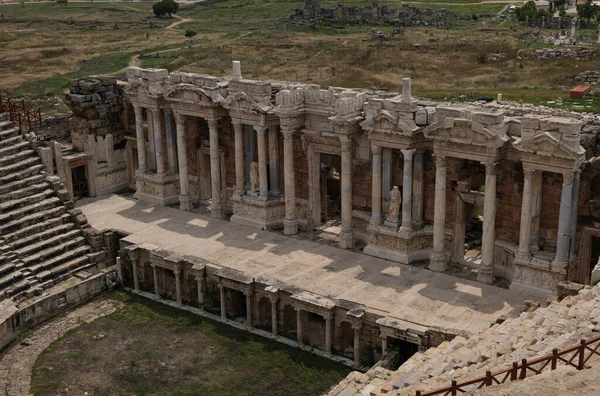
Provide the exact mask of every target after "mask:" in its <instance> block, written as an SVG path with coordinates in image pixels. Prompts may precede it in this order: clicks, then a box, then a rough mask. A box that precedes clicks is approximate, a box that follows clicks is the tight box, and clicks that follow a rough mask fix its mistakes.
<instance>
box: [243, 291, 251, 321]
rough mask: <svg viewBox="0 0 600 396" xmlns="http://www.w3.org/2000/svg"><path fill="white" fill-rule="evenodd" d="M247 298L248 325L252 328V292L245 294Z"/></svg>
mask: <svg viewBox="0 0 600 396" xmlns="http://www.w3.org/2000/svg"><path fill="white" fill-rule="evenodd" d="M244 296H245V297H246V324H247V325H248V326H250V327H252V292H251V291H249V292H246V293H244Z"/></svg>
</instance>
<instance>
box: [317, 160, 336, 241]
mask: <svg viewBox="0 0 600 396" xmlns="http://www.w3.org/2000/svg"><path fill="white" fill-rule="evenodd" d="M318 155H319V157H320V158H319V172H320V173H319V175H320V176H319V187H318V190H319V202H318V204H315V209H316V208H317V207H320V216H318V217H319V222H317V223H316V225H315V231H316V236H317V237H318V238H321V239H325V240H327V241H333V242H335V243H338V242H339V235H340V234H341V232H342V219H341V206H342V194H341V193H342V190H341V181H342V178H341V172H340V169H341V166H342V158H341V156H339V155H333V154H324V153H321V154H318Z"/></svg>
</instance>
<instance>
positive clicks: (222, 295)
mask: <svg viewBox="0 0 600 396" xmlns="http://www.w3.org/2000/svg"><path fill="white" fill-rule="evenodd" d="M219 297H220V299H221V319H223V320H227V304H226V301H225V286H223V284H222V283H219Z"/></svg>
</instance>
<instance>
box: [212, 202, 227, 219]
mask: <svg viewBox="0 0 600 396" xmlns="http://www.w3.org/2000/svg"><path fill="white" fill-rule="evenodd" d="M209 209H210V217H212V218H213V219H223V218H224V216H223V205H221V204H219V205H213V204H210V206H209Z"/></svg>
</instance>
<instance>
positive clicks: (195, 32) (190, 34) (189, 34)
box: [184, 29, 198, 38]
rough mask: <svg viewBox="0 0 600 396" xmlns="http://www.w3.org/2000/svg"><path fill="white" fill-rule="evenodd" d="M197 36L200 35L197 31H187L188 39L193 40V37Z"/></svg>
mask: <svg viewBox="0 0 600 396" xmlns="http://www.w3.org/2000/svg"><path fill="white" fill-rule="evenodd" d="M197 34H198V32H197V31H195V30H192V29H188V30H186V31H185V33H184V36H185V37H187V38H192V37H194V36H195V35H197Z"/></svg>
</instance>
